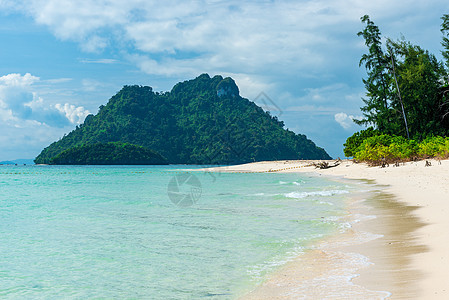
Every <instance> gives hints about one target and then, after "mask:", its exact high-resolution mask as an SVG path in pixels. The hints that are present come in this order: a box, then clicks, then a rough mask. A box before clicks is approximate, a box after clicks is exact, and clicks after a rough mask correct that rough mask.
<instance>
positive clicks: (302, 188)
mask: <svg viewBox="0 0 449 300" xmlns="http://www.w3.org/2000/svg"><path fill="white" fill-rule="evenodd" d="M187 168H188V169H192V168H196V167H195V166H163V167H161V166H0V191H1V193H0V255H1V260H0V298H2V299H16V298H26V299H52V298H75V299H80V298H83V299H84V298H101V299H109V298H125V299H130V298H131V299H235V298H237V297H239V296H242V295H243V294H245V293H247V292H248V291H250V290H252V289H253V288H254V287H255V286H257V285H258V284H260V283H261V282H262V281H263V280H264V279H266V278H267V276H269V275H270V274H271V273H273V272H275V271H276V270H277V269H278V268H279V267H280V266H282V265H283V264H285V263H286V262H288V261H289V260H292V259H293V258H295V257H297V256H298V255H301V254H302V253H303V252H304V251H306V250H307V249H309V247H312V246H313V245H314V243H315V242H316V241H318V240H320V239H323V238H325V237H327V236H329V235H332V234H334V233H336V232H338V231H341V230H342V228H344V226H345V224H344V221H343V220H344V219H345V217H346V215H347V214H348V212H347V210H346V209H345V207H346V205H347V201H348V197H349V196H350V195H351V193H352V192H353V191H357V189H359V187H357V186H356V185H351V184H348V183H340V182H336V181H331V180H328V179H325V178H321V177H319V176H312V175H308V174H297V173H284V174H279V173H256V174H241V173H206V172H203V171H197V172H187V171H184V170H183V169H187Z"/></svg>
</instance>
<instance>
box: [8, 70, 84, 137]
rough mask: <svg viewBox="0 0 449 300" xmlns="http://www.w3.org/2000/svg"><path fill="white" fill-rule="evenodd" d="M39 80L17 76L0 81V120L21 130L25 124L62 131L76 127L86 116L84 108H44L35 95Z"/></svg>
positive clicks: (13, 74) (46, 106)
mask: <svg viewBox="0 0 449 300" xmlns="http://www.w3.org/2000/svg"><path fill="white" fill-rule="evenodd" d="M37 82H39V77H36V76H33V75H31V74H30V73H26V74H25V75H23V76H22V75H20V74H16V73H12V74H8V75H4V76H1V77H0V117H1V118H2V119H3V121H8V122H9V124H10V125H12V126H15V127H22V126H23V123H25V122H27V121H31V122H38V123H39V124H47V125H49V126H53V127H59V128H62V127H65V126H68V125H70V124H79V123H80V122H82V121H83V120H84V118H85V117H86V116H87V114H89V112H88V111H87V110H85V109H84V108H83V107H75V106H74V105H70V104H68V103H66V104H65V105H64V106H62V105H60V104H56V106H53V105H51V104H47V103H46V102H45V101H44V100H43V99H42V98H41V97H39V95H38V93H37V92H36V87H35V86H34V84H35V83H37Z"/></svg>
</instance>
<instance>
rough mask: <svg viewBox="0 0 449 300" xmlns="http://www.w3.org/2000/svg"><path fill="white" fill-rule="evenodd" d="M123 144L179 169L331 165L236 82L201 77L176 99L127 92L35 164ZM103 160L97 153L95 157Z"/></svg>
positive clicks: (178, 88)
mask: <svg viewBox="0 0 449 300" xmlns="http://www.w3.org/2000/svg"><path fill="white" fill-rule="evenodd" d="M109 142H121V143H129V144H133V145H137V146H142V147H144V148H146V149H151V150H153V151H156V152H157V153H160V154H161V155H162V156H163V157H165V158H166V159H167V162H168V163H171V164H235V163H245V162H253V161H263V160H279V159H330V156H329V155H328V154H327V153H326V151H324V149H322V148H319V147H317V146H316V145H315V144H314V143H313V142H312V141H311V140H309V139H307V138H306V136H305V135H302V134H295V133H294V132H292V131H290V130H287V129H284V123H283V122H282V121H280V120H278V119H277V117H275V116H271V115H270V113H269V112H265V111H264V110H263V109H262V108H260V107H259V106H257V105H256V104H255V103H254V102H252V101H249V100H248V99H245V98H242V97H241V96H240V95H239V89H238V87H237V85H236V84H235V82H234V80H232V79H231V78H223V77H221V76H214V77H213V78H211V77H209V75H207V74H203V75H200V76H199V77H197V78H196V79H194V80H189V81H185V82H181V83H178V84H176V85H175V86H174V87H173V89H172V90H171V91H170V92H163V93H160V92H154V91H153V89H152V88H151V87H148V86H125V87H123V88H122V90H120V91H119V92H118V93H117V94H116V95H115V96H113V97H112V98H111V99H110V100H109V102H108V104H107V105H105V106H100V109H99V112H98V113H97V114H96V115H89V116H87V117H86V119H85V121H84V123H83V124H81V125H79V126H77V128H76V129H75V130H73V131H72V132H70V133H69V134H67V135H65V136H64V137H63V138H62V139H60V140H59V141H57V142H54V143H52V144H51V145H50V146H48V147H47V148H45V149H44V150H43V151H42V152H41V153H40V154H39V156H37V157H36V159H35V162H36V163H41V164H51V163H58V162H59V161H58V160H57V157H58V155H59V156H61V155H63V156H64V157H65V161H67V160H68V159H69V158H68V156H66V154H67V153H72V152H65V154H63V153H64V151H71V150H70V149H72V148H74V147H83V146H87V145H92V144H97V143H109ZM92 155H93V156H95V155H96V154H95V153H92Z"/></svg>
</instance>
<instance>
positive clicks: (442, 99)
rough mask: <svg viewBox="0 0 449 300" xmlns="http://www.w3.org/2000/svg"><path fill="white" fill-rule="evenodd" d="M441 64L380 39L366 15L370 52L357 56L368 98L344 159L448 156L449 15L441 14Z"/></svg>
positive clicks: (426, 53) (408, 47) (421, 51)
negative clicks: (363, 70)
mask: <svg viewBox="0 0 449 300" xmlns="http://www.w3.org/2000/svg"><path fill="white" fill-rule="evenodd" d="M441 19H442V20H443V22H442V25H441V32H442V33H443V41H442V43H441V44H442V46H443V51H441V53H442V56H443V59H444V60H445V61H444V62H442V61H439V60H438V59H437V58H436V56H435V55H433V54H431V53H429V51H427V50H424V49H422V48H421V47H420V46H417V45H413V44H412V43H410V42H408V41H405V40H404V39H402V40H399V41H393V40H391V39H389V38H387V39H386V41H385V44H383V43H382V37H381V33H380V30H379V28H378V27H377V26H376V25H375V24H374V23H373V22H372V21H371V20H370V18H369V16H364V17H362V18H361V20H362V22H363V23H365V25H366V26H365V28H364V29H363V30H362V31H360V32H359V33H358V35H359V36H361V37H363V38H364V39H365V44H366V46H367V47H368V53H366V54H364V55H363V56H362V58H361V60H360V66H362V65H364V66H365V68H366V71H367V78H366V79H364V80H363V83H364V84H365V89H366V97H365V98H364V99H363V102H364V104H365V105H364V106H363V107H361V110H362V112H363V118H362V119H361V120H354V121H355V122H356V123H357V124H359V125H372V126H373V127H369V128H368V129H366V130H362V131H360V132H356V133H355V134H354V135H352V136H351V137H349V138H348V139H347V140H346V143H345V144H344V147H345V148H344V153H345V155H346V156H347V157H354V158H355V159H356V160H359V161H366V162H369V163H370V164H373V165H376V164H381V163H382V162H397V161H407V160H415V159H421V158H431V157H437V158H447V157H449V138H448V137H447V136H448V135H449V97H448V92H449V84H448V75H449V15H444V16H443V17H442V18H441Z"/></svg>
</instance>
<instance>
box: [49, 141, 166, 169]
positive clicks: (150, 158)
mask: <svg viewBox="0 0 449 300" xmlns="http://www.w3.org/2000/svg"><path fill="white" fill-rule="evenodd" d="M50 163H51V164H56V165H166V164H167V160H166V159H165V158H164V157H162V156H161V155H160V154H159V153H156V152H154V151H152V150H150V149H146V148H144V147H142V146H136V145H132V144H128V143H96V144H89V145H83V146H77V147H73V148H70V149H67V150H65V151H62V152H61V153H59V154H58V155H56V156H55V157H53V158H52V159H51V161H50Z"/></svg>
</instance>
